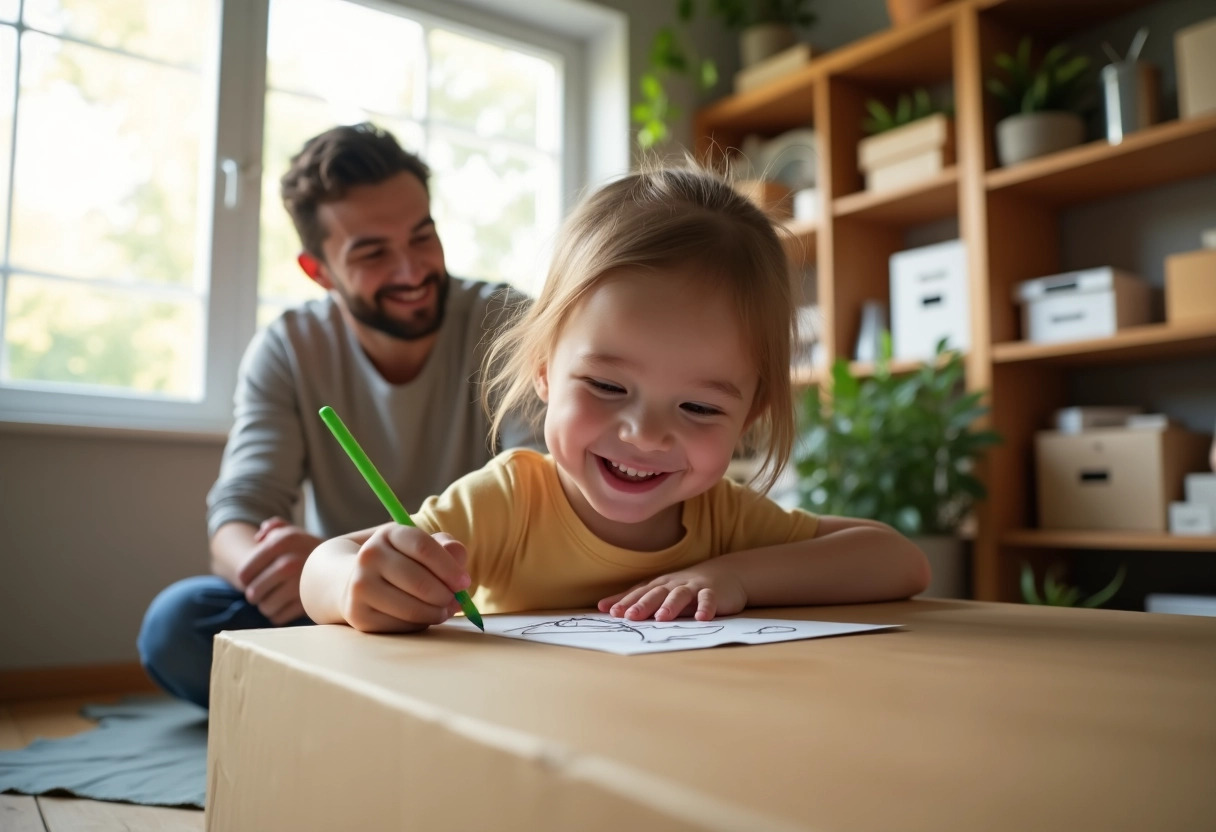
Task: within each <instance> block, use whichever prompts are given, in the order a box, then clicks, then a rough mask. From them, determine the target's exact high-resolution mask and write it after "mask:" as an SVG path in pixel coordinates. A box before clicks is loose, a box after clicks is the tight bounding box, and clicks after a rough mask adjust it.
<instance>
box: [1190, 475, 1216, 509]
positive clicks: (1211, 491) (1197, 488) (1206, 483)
mask: <svg viewBox="0 0 1216 832" xmlns="http://www.w3.org/2000/svg"><path fill="white" fill-rule="evenodd" d="M1186 501H1187V502H1188V503H1199V504H1201V505H1205V506H1207V507H1208V508H1210V509H1211V510H1212V515H1213V517H1216V474H1187V475H1186Z"/></svg>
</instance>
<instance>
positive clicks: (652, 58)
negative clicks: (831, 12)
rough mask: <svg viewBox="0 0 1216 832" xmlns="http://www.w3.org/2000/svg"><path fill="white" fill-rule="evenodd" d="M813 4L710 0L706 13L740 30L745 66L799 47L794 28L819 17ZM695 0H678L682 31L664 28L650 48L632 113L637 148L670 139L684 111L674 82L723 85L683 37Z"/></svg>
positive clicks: (704, 87)
mask: <svg viewBox="0 0 1216 832" xmlns="http://www.w3.org/2000/svg"><path fill="white" fill-rule="evenodd" d="M811 2H812V0H708V6H706V9H705V11H706V13H707V14H708V15H709V16H710V17H715V18H718V19H719V20H720V21H721V23H722V25H723V26H725V27H726V28H727V29H729V30H732V31H735V30H737V31H739V33H740V36H739V51H740V62H741V63H742V64H743V66H750V65H751V64H753V63H755V62H757V61H760V60H763V59H764V58H767V57H769V56H770V55H773V54H776V53H777V52H780V51H781V50H783V49H785V48H787V47H789V46H792V45H794V44H795V43H796V42H797V40H798V34H797V30H796V28H795V27H797V26H810V25H812V24H813V23H814V22H815V15H814V13H812V12H811V10H810V5H811ZM698 6H699V4H698V3H697V2H696V0H677V1H676V17H677V19H678V20H679V22H680V23H681V24H683V25H682V26H681V27H680V28H679V29H677V28H676V27H673V26H664V27H662V28H660V29H659V30H658V32H656V33H655V36H654V40H653V41H651V44H650V55H649V64H650V66H649V68H648V69H647V71H646V72H644V73H643V74H642V77H641V79H640V81H639V100H638V103H637V104H635V105H634V107H633V111H632V117H633V121H634V122H635V123H636V124H637V125H638V127H639V129H638V144H639V145H641V146H642V148H643V149H649V148H651V147H654V146H655V145H659V144H662V143H663V142H664V141H666V139H667V137H668V136H669V135H670V132H671V130H670V127H669V125H670V123H671V120H672V119H675V118H678V117H679V115H680V112H679V110H678V109H677V108H676V107H674V106H672V104H671V95H670V92H669V85H670V83H671V82H672V81H673V80H674V79H675V78H679V77H684V78H688V79H691V80H692V81H693V83H694V84H695V85H696V86H697V88H698V89H701V90H707V89H709V88H710V87H712V86H714V84H716V83H717V82H718V66H717V63H716V62H715V61H714V60H712V59H711V58H701V57H698V56H697V53H696V50H695V49H693V48H691V47H690V46H689V45H688V44H687V42H686V41H685V40H684V39H683V38H682V37H681V33H682V31H683V27H684V26H686V25H687V24H688V23H690V22H691V21H692V19H693V18H694V17H695V16H696V14H697V11H698Z"/></svg>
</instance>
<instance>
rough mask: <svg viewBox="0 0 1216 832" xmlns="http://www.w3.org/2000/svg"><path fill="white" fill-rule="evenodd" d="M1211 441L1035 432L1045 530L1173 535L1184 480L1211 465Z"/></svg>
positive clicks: (1108, 431) (1189, 436)
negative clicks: (1174, 507) (1173, 509)
mask: <svg viewBox="0 0 1216 832" xmlns="http://www.w3.org/2000/svg"><path fill="white" fill-rule="evenodd" d="M1207 449H1208V437H1205V436H1201V435H1199V434H1195V433H1190V432H1188V431H1185V430H1181V429H1178V428H1174V427H1170V428H1166V429H1164V430H1152V429H1139V428H1137V429H1132V428H1098V429H1094V430H1087V431H1083V432H1081V433H1078V434H1065V433H1058V432H1056V431H1040V432H1039V433H1037V434H1035V475H1036V480H1037V482H1038V501H1039V526H1040V527H1042V528H1044V529H1119V530H1126V531H1131V530H1135V531H1152V532H1164V531H1168V530H1169V508H1170V503H1171V502H1173V501H1174V500H1181V499H1182V484H1183V476H1184V475H1185V474H1186V473H1187V472H1189V471H1198V470H1202V469H1203V468H1204V466H1205V465H1206V458H1207Z"/></svg>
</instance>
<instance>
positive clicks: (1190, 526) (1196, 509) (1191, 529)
mask: <svg viewBox="0 0 1216 832" xmlns="http://www.w3.org/2000/svg"><path fill="white" fill-rule="evenodd" d="M1170 534H1177V535H1183V536H1186V535H1192V536H1201V537H1202V536H1207V535H1210V534H1216V527H1213V525H1212V510H1211V508H1209V507H1208V506H1206V505H1204V504H1203V503H1177V502H1175V503H1170Z"/></svg>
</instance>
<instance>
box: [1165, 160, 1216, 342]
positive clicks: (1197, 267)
mask: <svg viewBox="0 0 1216 832" xmlns="http://www.w3.org/2000/svg"><path fill="white" fill-rule="evenodd" d="M1213 152H1214V153H1216V150H1213ZM1165 319H1166V320H1167V321H1169V322H1170V323H1172V324H1173V323H1178V322H1179V321H1194V320H1209V321H1211V320H1216V249H1209V248H1205V249H1199V250H1197V251H1187V252H1183V253H1181V254H1171V255H1170V256H1169V257H1167V258H1165Z"/></svg>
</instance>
